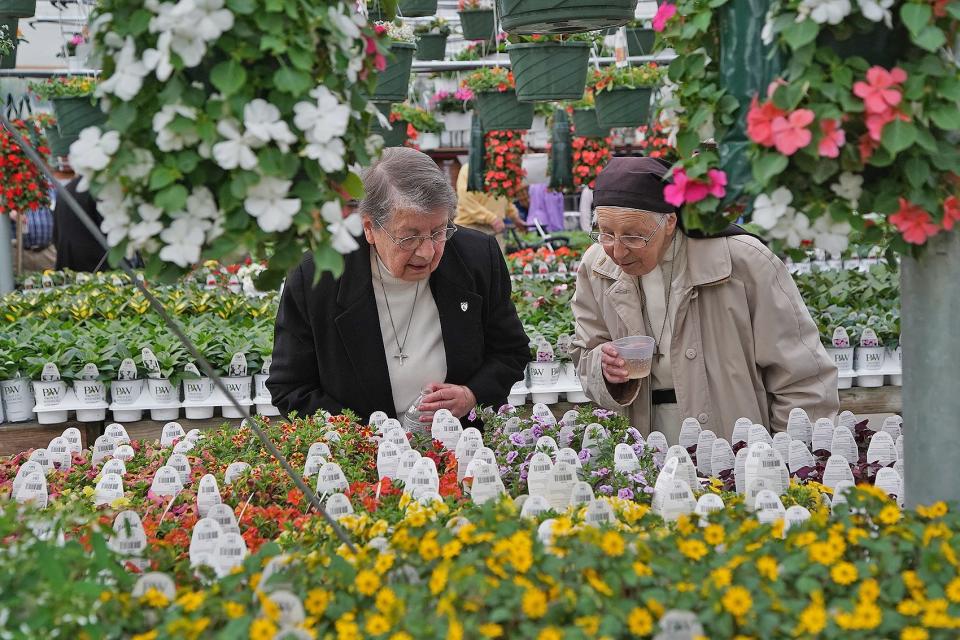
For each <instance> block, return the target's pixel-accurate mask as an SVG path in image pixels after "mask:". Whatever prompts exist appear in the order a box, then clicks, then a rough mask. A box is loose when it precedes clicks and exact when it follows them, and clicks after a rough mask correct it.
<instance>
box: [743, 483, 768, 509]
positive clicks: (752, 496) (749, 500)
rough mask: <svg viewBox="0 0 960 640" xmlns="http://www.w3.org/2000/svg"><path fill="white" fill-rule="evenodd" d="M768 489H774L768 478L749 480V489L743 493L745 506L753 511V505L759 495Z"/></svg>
mask: <svg viewBox="0 0 960 640" xmlns="http://www.w3.org/2000/svg"><path fill="white" fill-rule="evenodd" d="M766 490H770V491H773V489H771V485H770V481H769V480H767V479H766V478H754V479H753V480H751V481H749V482H747V490H746V492H745V493H744V494H743V504H744V506H746V507H747V509H748V510H750V511H753V505H754V503H755V502H756V500H757V496H758V495H760V492H761V491H766Z"/></svg>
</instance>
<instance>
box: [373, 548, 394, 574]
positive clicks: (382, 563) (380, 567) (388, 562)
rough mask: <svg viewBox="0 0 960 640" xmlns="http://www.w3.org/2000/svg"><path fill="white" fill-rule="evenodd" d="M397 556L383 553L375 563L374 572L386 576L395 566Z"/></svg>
mask: <svg viewBox="0 0 960 640" xmlns="http://www.w3.org/2000/svg"><path fill="white" fill-rule="evenodd" d="M394 558H395V556H394V555H393V554H392V553H381V554H380V555H378V556H377V559H376V560H375V561H374V562H373V570H374V571H376V572H377V573H379V574H380V575H384V574H385V573H386V572H387V571H389V570H390V567H392V566H393V561H394Z"/></svg>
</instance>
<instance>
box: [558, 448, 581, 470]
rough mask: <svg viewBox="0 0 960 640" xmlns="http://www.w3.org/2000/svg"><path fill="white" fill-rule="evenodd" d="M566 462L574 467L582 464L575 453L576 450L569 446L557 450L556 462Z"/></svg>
mask: <svg viewBox="0 0 960 640" xmlns="http://www.w3.org/2000/svg"><path fill="white" fill-rule="evenodd" d="M561 462H566V463H567V464H570V465H573V467H574V468H575V469H581V468H583V464H581V462H580V457H579V456H578V455H577V452H576V451H574V450H573V449H571V448H570V447H564V448H563V449H560V450H559V451H557V463H558V464H559V463H561Z"/></svg>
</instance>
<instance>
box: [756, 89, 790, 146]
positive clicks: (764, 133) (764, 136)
mask: <svg viewBox="0 0 960 640" xmlns="http://www.w3.org/2000/svg"><path fill="white" fill-rule="evenodd" d="M783 115H784V112H783V111H782V110H781V109H779V108H777V106H776V105H774V104H773V101H772V100H768V101H767V102H764V103H763V104H760V103H759V101H758V100H757V97H756V96H754V98H753V102H752V103H750V111H748V112H747V137H748V138H750V139H751V140H752V141H754V142H756V143H757V144H759V145H761V146H764V147H772V146H773V144H774V138H773V121H774V120H776V119H777V118H779V117H781V116H783Z"/></svg>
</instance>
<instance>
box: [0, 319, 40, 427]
mask: <svg viewBox="0 0 960 640" xmlns="http://www.w3.org/2000/svg"><path fill="white" fill-rule="evenodd" d="M31 329H32V327H30V326H27V327H23V328H22V329H20V330H17V331H8V332H4V333H5V335H3V336H2V337H0V399H2V402H3V406H4V409H5V413H6V419H7V421H8V422H23V421H25V420H30V419H31V418H32V417H33V405H34V399H33V393H32V390H31V388H30V378H28V377H23V376H22V368H23V366H24V365H25V364H26V363H25V358H26V355H27V353H28V350H29V348H30V347H29V346H28V345H30V344H31V342H32V335H33V331H32V330H31Z"/></svg>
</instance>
